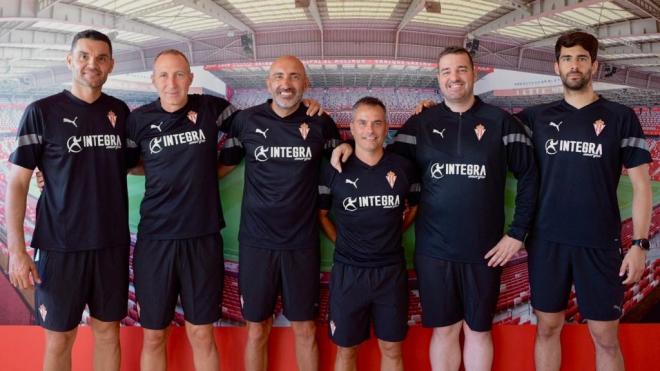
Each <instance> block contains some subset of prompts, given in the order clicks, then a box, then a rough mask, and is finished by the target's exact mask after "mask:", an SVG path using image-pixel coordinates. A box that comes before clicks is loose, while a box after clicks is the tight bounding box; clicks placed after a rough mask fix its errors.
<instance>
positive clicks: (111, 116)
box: [108, 111, 117, 128]
mask: <svg viewBox="0 0 660 371" xmlns="http://www.w3.org/2000/svg"><path fill="white" fill-rule="evenodd" d="M108 120H110V125H112V127H113V128H114V127H115V125H117V115H115V113H114V112H112V111H109V112H108Z"/></svg>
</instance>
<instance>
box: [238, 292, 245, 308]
mask: <svg viewBox="0 0 660 371" xmlns="http://www.w3.org/2000/svg"><path fill="white" fill-rule="evenodd" d="M239 299H241V309H243V307H245V300H243V295H241V297H240V298H239Z"/></svg>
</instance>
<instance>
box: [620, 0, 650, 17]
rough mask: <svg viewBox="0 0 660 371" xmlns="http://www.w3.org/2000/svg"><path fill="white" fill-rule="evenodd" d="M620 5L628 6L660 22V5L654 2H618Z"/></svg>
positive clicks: (625, 0)
mask: <svg viewBox="0 0 660 371" xmlns="http://www.w3.org/2000/svg"><path fill="white" fill-rule="evenodd" d="M618 2H619V3H624V4H628V5H630V6H632V7H634V8H637V9H639V10H641V11H643V12H644V13H646V14H648V15H650V16H651V17H653V18H654V19H655V20H656V21H660V5H659V4H658V3H657V1H654V0H618Z"/></svg>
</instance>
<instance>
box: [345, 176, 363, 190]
mask: <svg viewBox="0 0 660 371" xmlns="http://www.w3.org/2000/svg"><path fill="white" fill-rule="evenodd" d="M358 180H360V178H355V180H350V179H346V183H347V184H350V185H352V186H353V187H355V189H357V182H358Z"/></svg>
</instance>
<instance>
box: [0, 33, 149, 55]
mask: <svg viewBox="0 0 660 371" xmlns="http://www.w3.org/2000/svg"><path fill="white" fill-rule="evenodd" d="M72 39H73V34H72V33H65V32H55V31H36V30H13V31H10V32H7V33H5V34H3V35H0V44H3V45H5V46H10V47H16V48H21V47H23V48H24V47H30V48H34V47H35V46H38V48H40V49H42V50H66V51H68V50H69V48H70V47H71V40H72ZM112 45H113V47H114V49H121V48H123V49H130V50H136V51H139V50H142V48H140V47H139V46H137V45H135V44H131V43H127V42H121V41H115V40H112Z"/></svg>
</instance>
